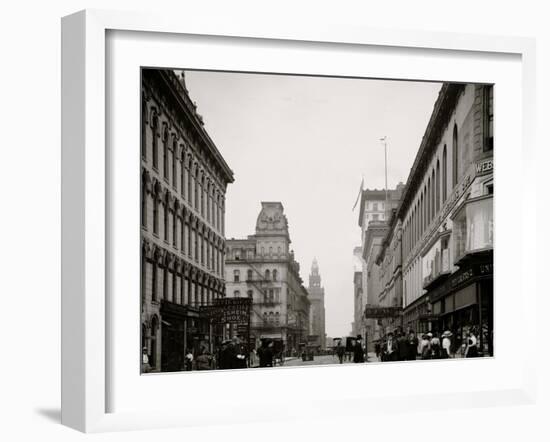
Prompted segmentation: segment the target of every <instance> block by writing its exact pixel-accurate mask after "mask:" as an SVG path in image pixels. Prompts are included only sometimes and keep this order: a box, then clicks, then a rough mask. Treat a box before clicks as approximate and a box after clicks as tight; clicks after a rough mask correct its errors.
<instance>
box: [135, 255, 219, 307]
mask: <svg viewBox="0 0 550 442" xmlns="http://www.w3.org/2000/svg"><path fill="white" fill-rule="evenodd" d="M141 265H142V268H141V277H142V281H141V294H142V303H145V302H146V300H149V299H150V300H151V301H152V302H159V301H160V300H161V299H162V300H165V301H168V302H173V303H176V304H181V305H191V306H194V307H199V306H201V305H210V304H211V303H212V300H213V299H216V298H219V297H223V293H222V291H221V290H215V289H213V288H212V287H209V286H208V285H204V284H201V283H199V282H197V281H195V280H193V278H190V277H189V276H186V275H183V274H181V273H178V272H176V271H174V270H173V269H170V268H169V267H168V266H161V265H159V264H158V262H156V260H153V261H148V260H146V259H145V256H144V255H142V264H141Z"/></svg>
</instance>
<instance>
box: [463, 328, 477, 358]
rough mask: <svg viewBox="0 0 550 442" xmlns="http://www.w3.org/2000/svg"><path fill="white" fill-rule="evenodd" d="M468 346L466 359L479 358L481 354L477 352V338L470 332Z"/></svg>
mask: <svg viewBox="0 0 550 442" xmlns="http://www.w3.org/2000/svg"><path fill="white" fill-rule="evenodd" d="M466 342H467V344H466V355H465V357H466V358H477V357H478V356H479V353H478V351H477V338H476V337H475V335H474V333H473V332H472V331H470V332H468V338H467V341H466Z"/></svg>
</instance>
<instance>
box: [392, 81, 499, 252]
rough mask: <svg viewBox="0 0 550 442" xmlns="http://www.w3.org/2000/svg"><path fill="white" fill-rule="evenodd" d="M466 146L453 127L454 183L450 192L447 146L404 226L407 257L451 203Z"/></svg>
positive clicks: (487, 108) (487, 134)
mask: <svg viewBox="0 0 550 442" xmlns="http://www.w3.org/2000/svg"><path fill="white" fill-rule="evenodd" d="M483 115H484V120H483V150H484V151H487V150H490V149H492V148H493V87H492V86H486V87H484V88H483ZM463 148H464V146H463V145H462V144H461V143H460V142H459V139H458V128H457V125H456V123H455V124H454V126H453V135H452V146H451V152H450V155H451V180H450V189H449V180H448V176H447V173H448V169H449V165H448V159H447V155H448V154H447V145H446V144H445V145H444V146H443V151H442V154H441V158H440V157H439V156H438V157H437V158H436V160H435V162H434V165H433V166H432V169H431V173H429V172H428V174H427V179H426V180H425V183H424V186H423V188H421V189H420V191H419V193H418V195H417V199H416V202H415V204H414V207H413V208H412V210H411V211H410V216H409V218H408V219H407V220H406V222H405V224H404V227H403V233H404V235H403V243H404V244H403V246H404V255H405V256H406V255H408V253H409V252H410V251H411V250H412V249H413V247H414V245H415V244H416V243H417V242H418V241H419V240H420V239H421V238H422V235H423V234H424V232H425V231H426V229H427V228H428V227H429V225H430V223H431V221H432V220H433V219H434V217H435V216H436V215H437V213H438V212H439V210H440V209H441V208H442V206H443V204H444V203H445V202H446V201H447V197H448V196H449V195H450V191H452V189H454V188H455V187H456V185H457V184H458V183H459V179H460V178H461V175H463V173H464V171H463V170H461V169H460V164H461V159H462V158H463V155H464V152H463Z"/></svg>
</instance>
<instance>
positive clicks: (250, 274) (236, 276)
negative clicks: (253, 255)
mask: <svg viewBox="0 0 550 442" xmlns="http://www.w3.org/2000/svg"><path fill="white" fill-rule="evenodd" d="M256 273H257V275H256V277H255V276H254V271H253V270H252V269H248V270H247V271H246V280H247V281H254V280H255V279H257V276H260V278H261V276H262V275H261V274H260V273H259V272H258V271H256ZM277 278H278V273H277V269H273V270H272V271H270V270H269V269H266V270H265V272H264V278H263V279H264V280H266V281H277V280H278V279H277ZM240 281H241V271H240V270H239V269H235V270H233V282H240Z"/></svg>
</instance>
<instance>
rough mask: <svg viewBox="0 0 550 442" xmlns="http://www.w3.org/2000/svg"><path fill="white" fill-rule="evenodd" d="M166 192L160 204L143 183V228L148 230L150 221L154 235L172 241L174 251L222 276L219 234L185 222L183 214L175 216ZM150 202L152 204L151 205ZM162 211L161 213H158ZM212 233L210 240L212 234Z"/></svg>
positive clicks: (222, 263) (222, 260) (221, 252)
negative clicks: (213, 233)
mask: <svg viewBox="0 0 550 442" xmlns="http://www.w3.org/2000/svg"><path fill="white" fill-rule="evenodd" d="M168 197H169V196H168V194H167V195H166V200H165V201H164V202H163V204H160V200H159V198H156V197H155V196H154V195H151V194H149V193H148V192H147V190H146V187H145V186H142V196H141V201H142V207H141V213H142V222H141V224H142V228H143V229H144V230H148V229H149V225H150V224H152V227H153V235H154V236H155V237H158V238H160V236H161V234H162V238H163V239H164V242H165V243H167V244H170V243H171V244H172V247H173V248H174V249H175V250H180V251H181V253H182V254H183V255H186V256H188V257H189V258H190V259H193V260H194V261H195V262H197V263H200V264H201V265H203V266H205V267H206V268H208V269H209V270H211V271H214V272H215V273H216V274H218V275H221V274H223V272H224V259H223V255H224V251H223V247H224V246H223V242H222V241H221V240H220V237H217V236H215V235H212V232H211V231H209V230H208V228H206V232H205V231H204V230H203V229H196V228H195V227H194V226H193V224H191V227H190V224H189V223H186V222H185V221H184V220H183V219H182V217H180V216H178V214H177V212H176V211H175V210H172V211H171V210H170V209H169V208H168V206H169V204H168ZM150 203H152V207H151V208H150V209H149V207H150ZM161 212H162V213H161ZM161 216H162V219H163V222H162V232H160V225H159V224H160V223H159V221H160V218H161ZM212 236H214V239H213V240H212V239H211V237H212Z"/></svg>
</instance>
